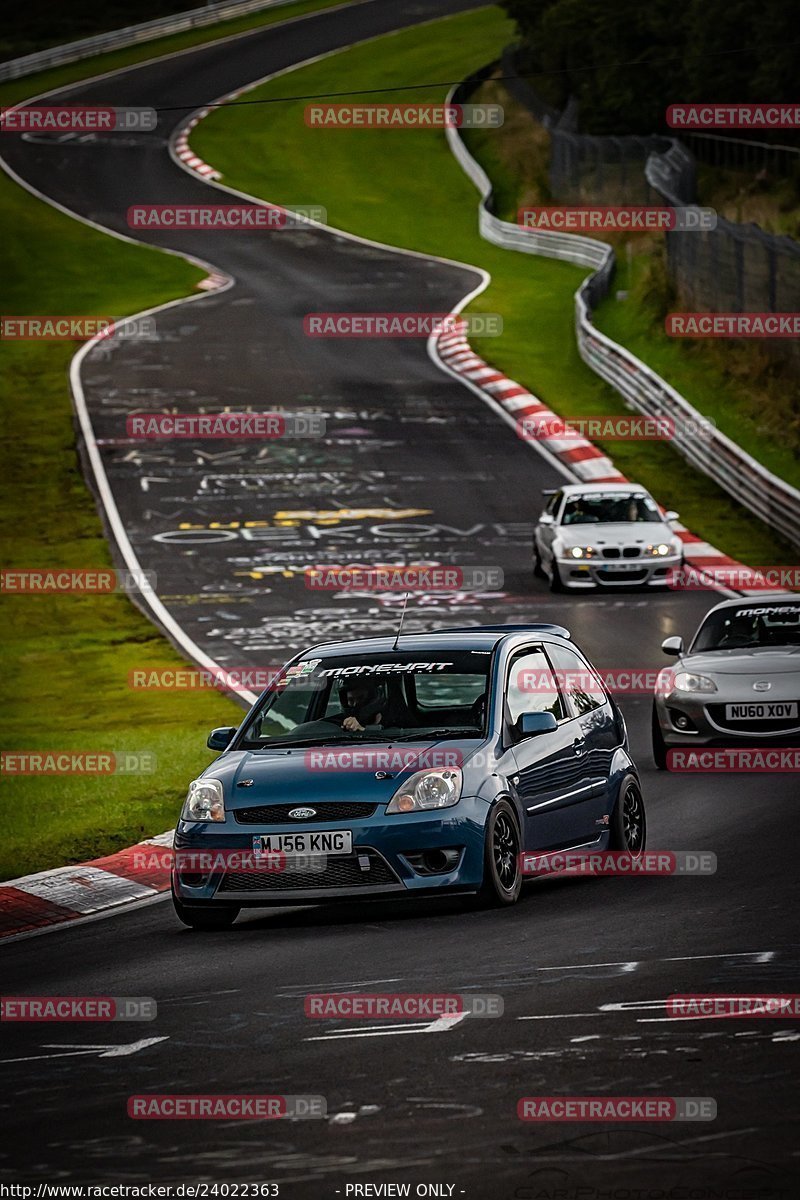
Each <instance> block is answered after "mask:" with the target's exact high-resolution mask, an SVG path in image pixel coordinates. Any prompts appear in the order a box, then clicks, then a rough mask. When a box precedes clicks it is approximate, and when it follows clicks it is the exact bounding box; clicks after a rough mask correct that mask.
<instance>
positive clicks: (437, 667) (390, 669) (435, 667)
mask: <svg viewBox="0 0 800 1200" xmlns="http://www.w3.org/2000/svg"><path fill="white" fill-rule="evenodd" d="M454 665H455V664H454V663H451V662H439V663H437V662H412V663H363V664H362V665H361V666H357V667H328V668H327V670H325V671H320V675H322V676H323V678H326V679H341V678H343V677H344V676H351V675H395V674H401V675H415V674H417V673H419V674H423V673H426V672H427V673H432V672H434V671H444V669H445V668H446V667H452V666H454Z"/></svg>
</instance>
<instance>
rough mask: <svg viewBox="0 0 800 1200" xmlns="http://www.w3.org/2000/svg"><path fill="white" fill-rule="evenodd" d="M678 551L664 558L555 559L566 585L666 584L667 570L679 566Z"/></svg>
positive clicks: (595, 586) (675, 568) (640, 585)
mask: <svg viewBox="0 0 800 1200" xmlns="http://www.w3.org/2000/svg"><path fill="white" fill-rule="evenodd" d="M682 561H683V559H682V556H681V555H680V554H672V555H665V556H664V557H663V558H597V559H594V558H592V559H579V558H570V557H560V558H557V559H556V563H557V564H558V573H559V575H560V577H561V582H562V584H563V585H564V587H568V588H576V589H577V588H621V587H666V586H667V581H668V579H669V573H670V572H671V571H675V570H677V569H678V568H680V566H681V563H682Z"/></svg>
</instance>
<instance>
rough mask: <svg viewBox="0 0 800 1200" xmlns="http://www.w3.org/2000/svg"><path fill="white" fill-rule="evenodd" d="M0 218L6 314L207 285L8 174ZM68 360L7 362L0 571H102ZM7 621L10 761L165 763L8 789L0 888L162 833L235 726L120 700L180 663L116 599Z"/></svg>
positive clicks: (256, 22) (196, 695) (180, 707)
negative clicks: (137, 681)
mask: <svg viewBox="0 0 800 1200" xmlns="http://www.w3.org/2000/svg"><path fill="white" fill-rule="evenodd" d="M336 2H337V0H302V2H301V3H297V4H292V5H287V6H286V7H284V8H279V9H276V10H273V11H266V12H262V13H255V14H252V15H250V16H247V17H241V18H238V19H236V20H232V21H226V22H221V23H220V24H218V25H214V26H210V27H207V28H205V29H195V30H191V31H188V32H186V33H182V34H176V35H172V36H171V37H166V38H159V39H158V40H157V41H152V42H147V43H144V44H140V45H137V46H132V47H128V48H127V49H124V50H118V51H114V52H111V53H109V54H103V55H99V56H97V57H95V58H92V59H87V60H85V61H83V62H78V63H71V64H69V65H67V66H64V67H59V68H55V69H53V70H49V71H43V72H39V73H37V74H35V75H30V76H26V77H25V78H23V79H18V80H13V81H11V82H7V83H4V84H2V85H0V103H2V104H14V103H18V102H19V101H21V100H24V99H25V98H26V97H28V96H32V95H34V94H40V93H42V92H45V91H49V90H51V89H52V88H55V87H59V86H62V85H64V84H68V83H73V82H77V81H79V80H81V79H86V78H89V77H91V76H94V75H98V74H101V73H103V72H106V71H112V70H116V69H118V68H120V67H124V66H131V65H133V64H135V63H138V62H143V61H146V60H149V59H151V58H154V57H157V56H159V55H162V54H168V53H171V52H173V51H175V50H182V49H187V48H189V47H191V46H196V45H200V44H203V43H206V42H212V41H215V40H217V39H219V38H221V37H227V36H229V35H231V34H234V33H240V32H243V31H245V30H247V29H254V28H259V27H261V26H266V25H271V24H274V23H275V22H278V21H285V20H287V19H289V18H290V17H294V16H300V15H302V14H303V13H308V12H314V11H317V10H319V9H323V8H329V7H331V6H332V5H333V4H334V3H336ZM0 216H1V217H2V219H3V223H4V226H5V228H6V229H8V230H13V233H14V236H13V237H9V238H7V240H6V242H5V244H4V250H3V257H2V272H3V278H4V281H5V284H6V289H5V297H4V305H3V311H4V312H5V313H7V314H16V315H23V314H31V313H52V314H76V313H80V314H83V315H92V314H98V315H99V314H108V313H113V314H115V315H124V314H128V313H134V312H138V311H140V310H141V309H144V308H150V307H152V306H154V305H157V304H160V303H163V302H165V301H167V300H171V299H174V298H176V297H178V296H182V295H186V294H187V293H191V291H192V288H193V287H194V285H195V284H196V283H197V282H198V280H199V279H200V278H201V277H202V272H200V271H198V270H197V269H196V268H194V267H192V266H190V265H189V264H188V263H186V262H184V261H183V260H181V259H178V258H175V257H173V256H168V255H164V254H161V253H159V252H158V251H154V250H149V249H145V248H140V247H135V246H132V245H128V244H126V243H124V242H121V241H119V240H118V239H116V238H110V237H107V236H106V235H104V234H102V233H99V232H97V231H95V230H93V229H90V228H88V227H87V226H85V225H82V224H81V223H79V222H77V221H73V220H71V219H70V218H69V217H67V216H65V215H64V214H62V213H59V212H57V211H56V210H55V209H53V208H51V207H50V206H49V205H47V204H44V203H42V202H40V201H38V200H35V199H33V198H32V197H31V196H30V195H29V194H28V193H27V192H26V191H24V190H23V189H22V188H20V187H18V186H17V185H16V184H15V183H13V182H11V181H10V180H9V179H8V178H7V177H5V176H4V175H2V174H0ZM77 348H78V344H77V343H66V342H65V343H58V342H16V343H15V342H8V341H5V342H3V343H2V346H1V347H0V386H1V387H2V397H3V399H2V413H3V417H4V422H3V433H2V435H1V436H0V461H1V462H2V477H1V478H0V512H1V513H2V516H3V519H4V524H5V527H6V529H9V530H13V536H12V537H11V538H10V539H8V541H7V544H6V546H5V548H4V550H3V552H2V563H3V566H5V567H7V568H13V569H19V568H42V567H54V568H55V567H57V568H94V567H106V566H109V565H110V563H111V558H110V554H109V549H108V546H107V544H106V541H105V538H104V536H103V531H102V527H101V524H100V520H99V518H98V515H97V511H96V509H95V506H94V502H93V499H92V497H91V494H90V493H89V491H88V489H87V487H86V483H85V481H84V479H83V476H82V473H81V468H80V464H79V462H78V457H77V452H76V448H75V437H74V431H73V423H72V408H71V401H70V393H69V386H68V378H67V372H68V368H69V363H70V360H71V358H72V356H73V354H74V353H75V351H76V350H77ZM0 618H1V619H2V621H3V627H4V632H5V634H6V636H5V639H4V645H3V647H2V650H0V664H2V669H3V679H4V681H5V689H4V695H3V712H4V718H3V734H2V744H3V747H4V748H5V749H8V750H23V749H24V750H53V749H56V750H83V751H88V750H104V751H109V750H110V751H114V752H120V753H121V752H124V751H133V752H140V751H148V752H149V753H150V754H151V755H152V756H154V758H155V761H156V763H157V769H156V771H155V772H154V773H153V774H147V775H144V774H143V775H122V774H120V775H117V774H114V775H110V776H102V777H96V778H95V777H91V776H86V777H78V776H70V777H44V776H31V777H25V776H12V775H5V776H4V777H3V778H2V787H0V819H2V821H3V827H4V830H5V833H4V837H3V842H2V848H1V849H0V879H9V878H13V877H15V876H19V875H22V874H27V873H29V872H32V871H38V870H44V869H46V868H48V867H52V866H60V865H62V864H64V863H69V862H81V861H84V860H86V859H87V858H93V857H95V856H99V855H101V854H105V853H109V852H111V851H113V850H114V849H119V848H121V847H124V846H128V845H130V844H131V843H133V842H135V841H137V840H138V839H139V838H141V837H144V836H149V835H152V834H154V833H160V832H162V831H163V830H164V829H167V828H168V827H169V826H170V825H171V824H172V823H173V822H174V820H175V817H176V815H177V811H178V808H179V805H180V803H181V800H182V798H183V795H184V793H185V790H186V784H187V782H188V780H189V779H191V778H192V777H193V776H194V775H196V774H197V773H198V772H199V771H200V770H202V768H203V767H204V766H205V765H206V763H207V762H209V761H210V759H211V758H212V757H213V756H212V755H211V753H210V752H209V751H208V750H206V749H205V733H206V730H207V729H208V728H210V727H211V726H213V725H220V724H229V723H230V722H231V721H236V720H237V719H238V714H239V713H240V711H241V710H240V709H239V708H238V706H236V705H235V704H234V703H233V702H232V701H231V700H228V699H225V698H224V697H222V696H220V695H218V694H217V693H215V692H211V693H206V692H185V693H179V692H154V691H141V692H136V691H132V690H130V689H129V688H128V684H127V680H128V672H129V670H131V669H132V668H134V667H137V666H141V665H143V664H146V665H147V666H153V667H155V668H158V667H165V668H168V667H175V666H179V665H180V664H181V663H182V660H181V659H180V658H179V657H178V655H177V654H176V653H175V652H174V651H173V649H172V648H171V646H170V645H169V644H168V643H167V642H166V641H165V640H164V638H162V637H161V636H160V634H158V633H157V631H156V630H155V628H154V627H153V626H152V625H151V624H150V622H149V621H148V620H147V619H146V618H145V617H144V616H142V615H141V613H140V612H139V611H138V610H137V609H135V608H134V607H133V606H132V604H131V603H130V602H129V601H128V600H127V598H126V597H124V596H121V595H111V596H86V597H77V596H64V595H48V596H31V597H25V596H13V595H3V596H0Z"/></svg>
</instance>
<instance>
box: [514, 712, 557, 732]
mask: <svg viewBox="0 0 800 1200" xmlns="http://www.w3.org/2000/svg"><path fill="white" fill-rule="evenodd" d="M554 729H558V721H557V720H556V719H555V717H554V716H553V714H552V713H551V712H530V713H523V714H522V716H521V717H520V719H519V734H520V737H524V738H528V737H536V736H537V735H538V734H540V733H552V732H553V730H554Z"/></svg>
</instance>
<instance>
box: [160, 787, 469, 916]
mask: <svg viewBox="0 0 800 1200" xmlns="http://www.w3.org/2000/svg"><path fill="white" fill-rule="evenodd" d="M384 810H385V805H379V806H377V811H376V813H375V815H374V816H372V817H370V818H368V819H364V820H359V821H357V822H355V821H341V820H339V821H320V820H316V821H314V822H313V827H314V829H317V828H320V829H327V830H333V829H350V830H351V831H352V834H353V851H352V854H349V855H329V856H328V857H327V858H326V859H325V860H324V863H320V862H317V864H316V866H315V867H314V866H312V867H311V869H309V867H308V866H307V865H305V866H303V867H302V868H301V869H294V867H293V865H292V864H287V867H286V868H285V869H282V870H275V869H255V870H252V869H245V870H237V869H236V868H235V866H231V867H230V868H229V869H225V868H223V869H222V870H219V869H217V870H214V869H212V870H210V871H207V872H198V871H196V870H190V871H184V870H182V869H181V868H180V866H179V867H177V868H176V869H174V870H173V889H174V891H175V895H176V896H177V898H178V899H179V900H180V901H182V902H183V903H184V904H192V905H195V904H203V903H208V902H212V901H213V902H214V903H215V904H219V903H222V902H224V903H227V904H235V905H237V906H241V907H250V908H252V907H269V906H276V905H292V904H319V903H322V902H327V901H329V900H354V899H363V898H378V897H384V896H385V897H387V898H391V897H396V896H418V895H426V894H431V893H436V894H441V893H447V892H475V891H477V890H478V888H479V887H480V886H481V883H482V882H483V841H484V825H485V821H486V816H487V814H488V811H489V805H488V804H487V803H486V802H485V801H483V800H479V799H478V798H477V797H472V798H469V797H466V798H465V797H462V798H461V799H460V800H459V802H458V804H456V805H454V806H453V807H452V808H451V809H443V810H442V811H441V813H440V814H437V815H434V814H432V813H406V814H396V815H392V816H388V817H387V816H386V814H385V811H384ZM301 828H302V826H298V825H297V824H296V823H293V824H292V825H271V826H256V825H247V826H244V827H243V826H242V825H237V824H236V822H235V820H234V819H233V814H232V813H231V812H229V813H228V814H227V818H226V821H225V822H224V823H222V822H220V823H219V824H212V823H205V822H203V823H201V822H188V821H181V822H179V823H178V827H177V829H176V831H175V849H176V851H181V850H183V851H192V852H202V853H203V854H205V855H210V857H211V859H212V860H214V861H216V859H217V858H221V857H222V856H223V855H224V854H226V853H227V854H229V855H230V854H231V853H235V852H240V853H242V854H245V855H247V857H248V859H249V860H251V856H252V848H253V838H254V837H256V838H257V837H259V836H261V835H262V834H268V833H272V834H274V833H297V832H298V830H299V829H301ZM443 851H448V852H449V853H448V855H447V860H449V861H446V860H445V859H444V856H441V852H443ZM440 856H441V858H440ZM179 862H180V858H179ZM438 862H441V863H442V866H443V869H441V870H430V869H428V867H429V866H430V865H431V864H432V865H434V866H436V865H437V863H438ZM191 865H194V864H193V863H192V864H191ZM247 866H248V867H250V866H252V861H248V863H247ZM320 866H322V867H323V869H320Z"/></svg>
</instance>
